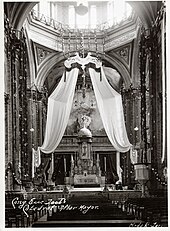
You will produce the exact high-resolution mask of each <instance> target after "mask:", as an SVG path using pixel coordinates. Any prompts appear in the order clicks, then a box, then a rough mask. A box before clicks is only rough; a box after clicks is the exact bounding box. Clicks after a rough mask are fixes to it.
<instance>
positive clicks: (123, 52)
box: [116, 46, 130, 64]
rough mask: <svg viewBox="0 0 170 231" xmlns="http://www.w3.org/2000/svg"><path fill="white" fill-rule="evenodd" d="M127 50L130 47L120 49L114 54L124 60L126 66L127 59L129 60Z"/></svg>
mask: <svg viewBox="0 0 170 231" xmlns="http://www.w3.org/2000/svg"><path fill="white" fill-rule="evenodd" d="M129 50H130V47H129V46H127V47H123V48H120V49H119V50H118V51H116V54H118V55H119V56H120V57H121V58H122V59H124V60H125V62H126V63H127V64H129V58H130V57H129Z"/></svg>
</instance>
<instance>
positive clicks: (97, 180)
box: [65, 116, 105, 187]
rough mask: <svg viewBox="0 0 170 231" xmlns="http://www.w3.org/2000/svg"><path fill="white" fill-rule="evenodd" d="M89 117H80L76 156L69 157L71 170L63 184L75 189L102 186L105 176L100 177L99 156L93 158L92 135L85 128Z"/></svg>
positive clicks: (88, 122)
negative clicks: (80, 126) (80, 125)
mask: <svg viewBox="0 0 170 231" xmlns="http://www.w3.org/2000/svg"><path fill="white" fill-rule="evenodd" d="M89 124H90V117H88V116H82V128H81V129H80V131H79V133H78V138H77V139H78V140H77V142H78V147H79V148H78V154H77V156H76V157H73V156H72V157H71V170H70V175H69V177H65V183H66V184H68V185H72V186H75V187H78V186H79V187H85V186H93V187H95V186H103V185H104V184H105V176H102V175H101V169H100V160H99V155H97V158H95V157H94V155H93V152H92V146H91V143H92V133H91V131H90V130H89V129H88V128H87V126H88V125H89Z"/></svg>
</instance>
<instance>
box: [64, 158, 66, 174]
mask: <svg viewBox="0 0 170 231" xmlns="http://www.w3.org/2000/svg"><path fill="white" fill-rule="evenodd" d="M64 172H66V158H64Z"/></svg>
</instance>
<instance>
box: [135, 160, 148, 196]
mask: <svg viewBox="0 0 170 231" xmlns="http://www.w3.org/2000/svg"><path fill="white" fill-rule="evenodd" d="M134 169H135V180H137V181H138V182H139V183H140V184H141V186H142V195H141V197H146V195H145V184H146V182H147V181H148V180H149V169H148V166H147V165H146V164H136V165H134Z"/></svg>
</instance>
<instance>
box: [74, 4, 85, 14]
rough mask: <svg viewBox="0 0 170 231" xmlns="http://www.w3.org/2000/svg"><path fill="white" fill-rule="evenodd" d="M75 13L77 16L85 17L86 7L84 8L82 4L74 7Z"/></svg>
mask: <svg viewBox="0 0 170 231" xmlns="http://www.w3.org/2000/svg"><path fill="white" fill-rule="evenodd" d="M75 11H76V13H77V14H79V15H85V14H86V13H87V12H88V7H87V6H84V5H83V3H80V5H79V6H76V7H75Z"/></svg>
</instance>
